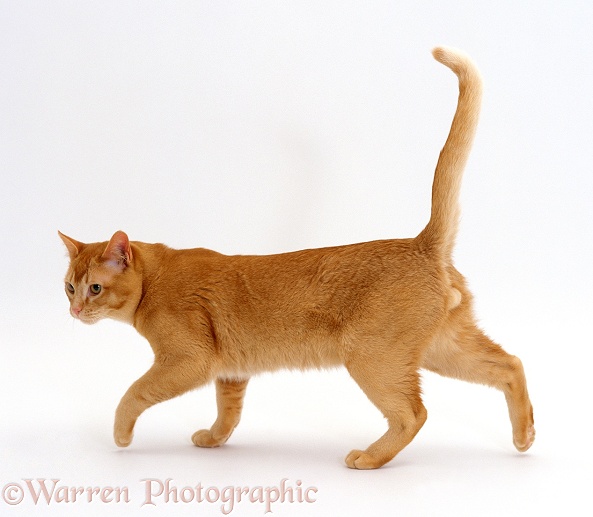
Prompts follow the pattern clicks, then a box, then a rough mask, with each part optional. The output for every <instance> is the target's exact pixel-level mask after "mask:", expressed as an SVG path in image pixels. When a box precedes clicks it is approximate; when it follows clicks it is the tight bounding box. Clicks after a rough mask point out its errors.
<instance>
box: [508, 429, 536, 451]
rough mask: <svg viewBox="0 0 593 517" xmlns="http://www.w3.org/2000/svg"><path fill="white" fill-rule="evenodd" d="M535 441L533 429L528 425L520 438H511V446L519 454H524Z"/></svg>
mask: <svg viewBox="0 0 593 517" xmlns="http://www.w3.org/2000/svg"><path fill="white" fill-rule="evenodd" d="M534 441H535V427H534V426H533V424H532V425H530V426H529V427H528V428H527V430H526V431H525V433H523V435H522V436H513V444H514V445H515V447H516V448H517V450H518V451H519V452H525V451H526V450H527V449H529V447H531V446H532V445H533V442H534Z"/></svg>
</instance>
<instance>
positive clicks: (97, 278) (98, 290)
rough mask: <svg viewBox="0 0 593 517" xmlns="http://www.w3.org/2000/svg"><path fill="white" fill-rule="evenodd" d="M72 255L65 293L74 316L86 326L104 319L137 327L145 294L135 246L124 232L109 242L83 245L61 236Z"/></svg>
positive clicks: (115, 235)
mask: <svg viewBox="0 0 593 517" xmlns="http://www.w3.org/2000/svg"><path fill="white" fill-rule="evenodd" d="M58 234H59V235H60V237H61V239H62V241H63V242H64V244H65V245H66V248H67V249H68V254H69V255H70V266H69V268H68V272H67V273H66V278H65V280H64V282H65V286H64V288H65V291H66V295H67V296H68V299H69V300H70V314H71V315H72V316H73V317H74V318H76V319H78V320H80V321H82V322H83V323H87V324H92V323H96V322H97V321H99V320H101V319H104V318H111V319H116V320H120V321H125V322H126V323H133V319H134V313H135V310H136V307H137V306H138V302H139V300H140V297H141V292H142V275H141V273H140V272H139V271H138V270H137V268H136V263H135V260H134V255H133V253H132V245H131V244H130V241H129V239H128V236H127V235H126V234H125V233H124V232H115V233H114V234H113V237H111V240H110V241H109V242H97V243H92V244H83V243H82V242H78V241H76V240H74V239H72V238H70V237H67V236H66V235H64V234H62V233H60V232H58Z"/></svg>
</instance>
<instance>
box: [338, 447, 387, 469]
mask: <svg viewBox="0 0 593 517" xmlns="http://www.w3.org/2000/svg"><path fill="white" fill-rule="evenodd" d="M383 463H384V462H382V461H380V460H377V458H375V457H374V456H371V455H370V454H369V453H368V452H364V451H358V450H353V451H352V452H350V454H348V456H346V465H347V466H348V467H349V468H351V469H358V470H370V469H378V468H379V467H380V466H381V465H383Z"/></svg>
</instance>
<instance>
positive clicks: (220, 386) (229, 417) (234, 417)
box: [191, 379, 248, 447]
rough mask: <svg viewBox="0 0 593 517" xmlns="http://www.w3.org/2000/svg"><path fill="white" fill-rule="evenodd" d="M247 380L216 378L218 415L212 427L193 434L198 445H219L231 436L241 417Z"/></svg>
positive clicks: (193, 440) (193, 438) (195, 443)
mask: <svg viewBox="0 0 593 517" xmlns="http://www.w3.org/2000/svg"><path fill="white" fill-rule="evenodd" d="M247 382H248V379H246V380H229V379H216V406H217V408H218V417H217V418H216V422H214V424H213V425H212V427H211V428H210V429H202V430H201V431H197V432H195V433H194V435H193V436H192V438H191V439H192V442H193V443H194V445H197V446H198V447H219V446H221V445H223V444H224V443H225V442H226V441H227V440H228V439H229V437H230V436H231V434H232V432H233V431H234V430H235V427H237V425H238V424H239V420H240V419H241V410H242V409H243V398H244V397H245V389H246V388H247Z"/></svg>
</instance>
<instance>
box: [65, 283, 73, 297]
mask: <svg viewBox="0 0 593 517" xmlns="http://www.w3.org/2000/svg"><path fill="white" fill-rule="evenodd" d="M66 291H68V292H69V293H70V294H74V286H73V285H72V284H71V283H70V282H66Z"/></svg>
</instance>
